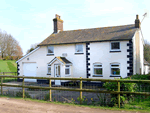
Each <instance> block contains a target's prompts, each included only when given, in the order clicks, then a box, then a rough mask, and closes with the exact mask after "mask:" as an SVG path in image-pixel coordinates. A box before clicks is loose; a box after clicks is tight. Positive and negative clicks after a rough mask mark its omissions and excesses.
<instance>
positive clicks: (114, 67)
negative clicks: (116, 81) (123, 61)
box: [110, 63, 121, 76]
mask: <svg viewBox="0 0 150 113" xmlns="http://www.w3.org/2000/svg"><path fill="white" fill-rule="evenodd" d="M112 65H119V67H111V66H112ZM111 68H119V69H120V63H111V64H110V75H111V76H120V75H113V74H112V73H111ZM120 73H121V70H120Z"/></svg>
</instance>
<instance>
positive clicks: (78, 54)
mask: <svg viewBox="0 0 150 113" xmlns="http://www.w3.org/2000/svg"><path fill="white" fill-rule="evenodd" d="M81 54H84V53H75V55H81Z"/></svg>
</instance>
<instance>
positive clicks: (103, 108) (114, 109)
mask: <svg viewBox="0 0 150 113" xmlns="http://www.w3.org/2000/svg"><path fill="white" fill-rule="evenodd" d="M0 97H3V98H10V99H11V98H12V99H20V100H25V101H29V102H30V101H33V102H39V103H51V104H57V105H69V106H79V107H89V108H97V109H102V110H113V111H116V110H117V111H135V112H137V111H138V112H140V113H150V110H149V109H137V108H130V107H126V108H118V107H103V106H93V105H79V104H74V103H62V102H50V101H44V100H37V99H31V98H25V99H23V98H21V97H9V96H4V95H0ZM139 104H141V103H139Z"/></svg>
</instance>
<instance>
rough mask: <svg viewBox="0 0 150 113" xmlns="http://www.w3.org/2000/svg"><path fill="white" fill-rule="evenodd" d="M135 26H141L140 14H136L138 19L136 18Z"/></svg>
mask: <svg viewBox="0 0 150 113" xmlns="http://www.w3.org/2000/svg"><path fill="white" fill-rule="evenodd" d="M135 28H140V20H139V15H136V19H135Z"/></svg>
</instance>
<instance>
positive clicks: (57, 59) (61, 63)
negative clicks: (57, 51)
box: [48, 58, 64, 65]
mask: <svg viewBox="0 0 150 113" xmlns="http://www.w3.org/2000/svg"><path fill="white" fill-rule="evenodd" d="M56 60H57V61H58V62H60V63H61V64H64V63H62V62H61V61H60V60H58V59H57V58H55V59H53V60H52V61H51V62H50V63H48V65H51V64H52V63H54V62H55V61H56Z"/></svg>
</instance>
